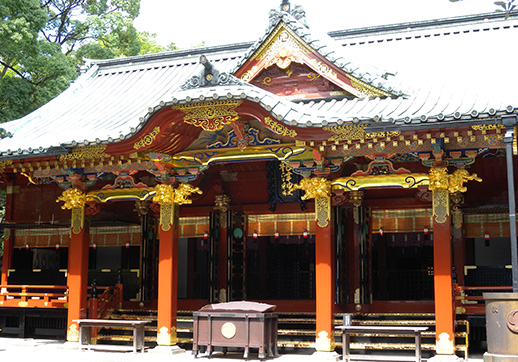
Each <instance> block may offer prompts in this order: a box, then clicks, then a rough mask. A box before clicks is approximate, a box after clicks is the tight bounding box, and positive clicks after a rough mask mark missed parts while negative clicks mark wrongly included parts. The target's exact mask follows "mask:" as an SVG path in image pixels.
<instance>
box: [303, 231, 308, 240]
mask: <svg viewBox="0 0 518 362" xmlns="http://www.w3.org/2000/svg"><path fill="white" fill-rule="evenodd" d="M302 237H303V238H304V239H306V238H307V237H308V231H307V230H304V232H303V233H302Z"/></svg>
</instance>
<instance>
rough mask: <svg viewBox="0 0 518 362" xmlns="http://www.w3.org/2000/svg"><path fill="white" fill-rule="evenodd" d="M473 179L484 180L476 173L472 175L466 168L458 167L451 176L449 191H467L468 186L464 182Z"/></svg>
mask: <svg viewBox="0 0 518 362" xmlns="http://www.w3.org/2000/svg"><path fill="white" fill-rule="evenodd" d="M471 180H475V181H478V182H482V179H481V178H480V177H478V176H477V174H476V173H474V174H471V175H470V174H469V172H468V170H466V169H465V168H458V169H456V170H455V171H453V173H452V174H451V175H450V177H449V188H448V191H449V192H450V193H454V192H466V191H467V190H468V188H467V187H466V186H464V183H465V182H468V181H471Z"/></svg>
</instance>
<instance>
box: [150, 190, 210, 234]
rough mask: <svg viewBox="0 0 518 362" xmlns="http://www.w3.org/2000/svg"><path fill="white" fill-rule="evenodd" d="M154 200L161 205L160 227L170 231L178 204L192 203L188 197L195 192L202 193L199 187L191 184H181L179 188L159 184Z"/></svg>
mask: <svg viewBox="0 0 518 362" xmlns="http://www.w3.org/2000/svg"><path fill="white" fill-rule="evenodd" d="M155 191H156V193H155V195H154V196H153V201H154V202H157V203H158V204H159V205H160V227H161V228H162V230H163V231H169V230H170V229H171V226H172V225H174V220H175V219H176V217H177V213H178V207H177V206H178V205H184V204H191V203H192V200H190V199H188V197H189V196H190V195H191V194H193V193H198V194H201V193H202V191H201V190H200V189H199V188H198V187H194V186H192V185H190V184H184V183H182V184H180V185H179V186H178V187H177V188H174V187H173V186H171V185H164V184H158V185H156V186H155Z"/></svg>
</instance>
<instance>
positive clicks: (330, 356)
mask: <svg viewBox="0 0 518 362" xmlns="http://www.w3.org/2000/svg"><path fill="white" fill-rule="evenodd" d="M340 358H341V356H340V355H339V354H338V353H336V352H335V351H332V352H320V351H316V352H314V353H313V354H312V355H311V361H324V362H329V361H340Z"/></svg>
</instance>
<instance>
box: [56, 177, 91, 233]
mask: <svg viewBox="0 0 518 362" xmlns="http://www.w3.org/2000/svg"><path fill="white" fill-rule="evenodd" d="M60 201H63V202H64V203H65V204H64V205H63V206H61V208H62V209H63V210H72V218H71V231H72V232H73V233H74V234H79V233H80V232H81V230H83V228H84V224H85V213H84V207H85V204H86V194H85V193H84V192H82V191H81V190H79V189H76V188H75V187H74V188H69V189H66V190H65V191H63V193H62V194H61V196H59V197H58V199H57V200H56V202H60Z"/></svg>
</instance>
